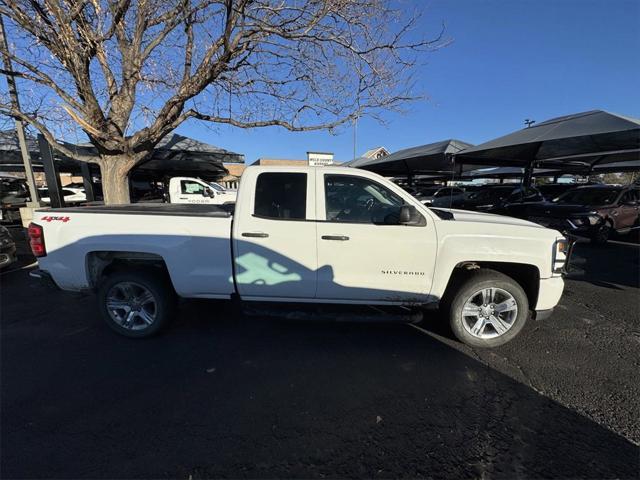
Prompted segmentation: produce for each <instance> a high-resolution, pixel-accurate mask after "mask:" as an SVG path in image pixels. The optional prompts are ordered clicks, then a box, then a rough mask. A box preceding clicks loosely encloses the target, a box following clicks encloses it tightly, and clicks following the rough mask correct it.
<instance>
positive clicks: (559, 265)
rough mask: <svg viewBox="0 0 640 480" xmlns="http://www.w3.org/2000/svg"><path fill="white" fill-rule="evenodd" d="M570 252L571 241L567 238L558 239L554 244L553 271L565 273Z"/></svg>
mask: <svg viewBox="0 0 640 480" xmlns="http://www.w3.org/2000/svg"><path fill="white" fill-rule="evenodd" d="M568 254H569V241H568V240H567V239H566V238H561V239H559V240H556V241H555V243H554V244H553V255H552V260H551V269H552V270H553V273H563V272H564V271H565V263H566V261H567V255H568Z"/></svg>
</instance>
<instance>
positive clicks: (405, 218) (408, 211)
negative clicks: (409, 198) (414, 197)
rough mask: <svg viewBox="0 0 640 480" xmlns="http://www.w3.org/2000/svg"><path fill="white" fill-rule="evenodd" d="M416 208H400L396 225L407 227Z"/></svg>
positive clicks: (404, 206)
mask: <svg viewBox="0 0 640 480" xmlns="http://www.w3.org/2000/svg"><path fill="white" fill-rule="evenodd" d="M415 209H416V207H414V206H413V205H403V206H401V207H400V218H399V219H398V223H399V224H400V225H407V224H409V223H411V217H412V214H413V212H414V211H415Z"/></svg>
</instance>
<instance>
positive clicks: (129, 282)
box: [98, 271, 176, 338]
mask: <svg viewBox="0 0 640 480" xmlns="http://www.w3.org/2000/svg"><path fill="white" fill-rule="evenodd" d="M175 303H176V300H175V293H174V292H173V289H172V288H171V286H170V285H169V282H168V281H167V280H166V279H165V278H164V277H163V276H161V275H158V274H157V273H153V272H149V271H120V272H115V273H113V274H111V275H109V277H107V279H106V280H105V281H104V282H102V284H101V285H100V288H99V289H98V304H99V308H100V312H101V313H102V317H103V318H104V320H105V321H106V322H107V325H109V327H111V328H112V329H113V330H115V331H116V332H118V333H119V334H121V335H124V336H126V337H133V338H143V337H150V336H152V335H155V334H157V333H158V332H159V331H160V330H162V329H163V328H164V327H165V326H166V325H167V324H168V323H169V321H170V320H171V317H172V316H173V313H174V309H175Z"/></svg>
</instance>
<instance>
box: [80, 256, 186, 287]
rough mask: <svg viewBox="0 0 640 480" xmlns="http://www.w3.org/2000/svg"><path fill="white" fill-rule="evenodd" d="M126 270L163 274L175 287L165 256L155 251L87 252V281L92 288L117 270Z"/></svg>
mask: <svg viewBox="0 0 640 480" xmlns="http://www.w3.org/2000/svg"><path fill="white" fill-rule="evenodd" d="M126 270H136V271H141V270H143V271H151V272H155V273H157V274H159V275H161V276H163V277H164V278H165V279H166V280H167V281H168V282H169V285H171V287H172V288H173V289H174V291H175V287H174V286H173V282H172V280H171V275H170V274H169V269H168V268H167V264H166V262H165V260H164V258H163V257H161V256H160V255H157V254H154V253H146V252H133V251H93V252H89V253H87V256H86V271H87V281H88V283H89V287H90V288H91V289H92V290H97V289H98V287H99V286H100V284H101V283H102V282H103V281H104V280H105V279H106V278H108V277H109V276H110V275H112V274H113V273H115V272H121V271H126Z"/></svg>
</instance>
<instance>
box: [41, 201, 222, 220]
mask: <svg viewBox="0 0 640 480" xmlns="http://www.w3.org/2000/svg"><path fill="white" fill-rule="evenodd" d="M233 207H234V206H233V205H199V204H174V203H131V204H126V205H87V206H83V207H65V208H40V209H38V210H37V211H38V212H43V213H53V212H56V213H100V214H125V215H169V216H179V217H214V218H229V217H230V216H231V215H232V214H233Z"/></svg>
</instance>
